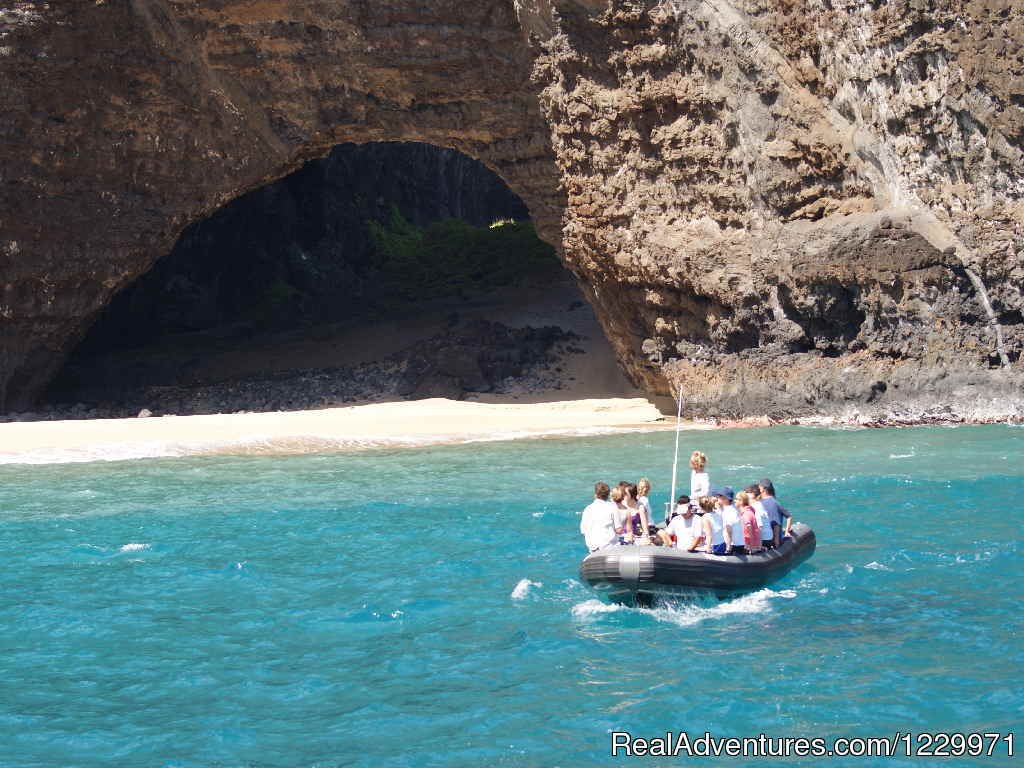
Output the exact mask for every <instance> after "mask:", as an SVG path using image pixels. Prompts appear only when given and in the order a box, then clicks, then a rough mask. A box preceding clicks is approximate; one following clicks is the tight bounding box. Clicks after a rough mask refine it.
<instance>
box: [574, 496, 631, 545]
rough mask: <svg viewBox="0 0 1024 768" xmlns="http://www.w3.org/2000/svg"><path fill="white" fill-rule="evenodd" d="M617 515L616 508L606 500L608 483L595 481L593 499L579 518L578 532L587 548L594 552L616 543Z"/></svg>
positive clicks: (617, 534)
mask: <svg viewBox="0 0 1024 768" xmlns="http://www.w3.org/2000/svg"><path fill="white" fill-rule="evenodd" d="M617 516H618V508H617V507H616V506H615V503H614V502H612V501H609V500H608V484H607V483H601V482H598V483H595V484H594V500H593V501H592V502H591V503H590V504H589V505H588V506H587V508H586V509H584V510H583V517H582V519H581V520H580V533H582V534H583V540H584V541H585V542H586V544H587V549H588V550H590V551H591V552H596V551H597V550H599V549H603V548H604V547H607V546H610V545H612V544H616V543H618V541H619V532H620V531H621V526H620V525H619V524H618V523H617V522H616V517H617ZM616 529H618V530H616Z"/></svg>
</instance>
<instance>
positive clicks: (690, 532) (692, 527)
mask: <svg viewBox="0 0 1024 768" xmlns="http://www.w3.org/2000/svg"><path fill="white" fill-rule="evenodd" d="M703 535H704V528H703V527H702V525H701V519H700V516H699V515H695V514H694V513H693V507H692V506H691V505H690V497H689V496H686V495H685V494H684V495H682V496H680V497H679V500H678V501H677V502H676V512H675V513H673V515H672V519H671V520H670V521H669V524H668V527H666V528H661V529H660V530H659V531H658V536H659V538H661V543H662V544H664V545H665V546H666V547H676V548H677V549H685V550H687V551H688V552H694V551H695V550H696V549H697V545H698V544H700V540H701V538H702V537H703Z"/></svg>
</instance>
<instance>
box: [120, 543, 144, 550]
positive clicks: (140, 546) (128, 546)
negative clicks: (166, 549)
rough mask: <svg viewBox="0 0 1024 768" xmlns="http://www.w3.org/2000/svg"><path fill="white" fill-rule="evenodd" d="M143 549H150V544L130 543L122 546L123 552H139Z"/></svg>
mask: <svg viewBox="0 0 1024 768" xmlns="http://www.w3.org/2000/svg"><path fill="white" fill-rule="evenodd" d="M143 549H149V544H139V543H138V542H134V541H132V542H129V543H127V544H122V545H121V551H122V552H139V551H141V550H143Z"/></svg>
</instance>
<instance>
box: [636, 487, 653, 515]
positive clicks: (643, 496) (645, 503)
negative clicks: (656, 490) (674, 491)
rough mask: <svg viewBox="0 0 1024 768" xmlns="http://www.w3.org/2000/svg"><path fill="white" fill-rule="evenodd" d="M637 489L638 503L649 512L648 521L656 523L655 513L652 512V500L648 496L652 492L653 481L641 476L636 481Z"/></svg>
mask: <svg viewBox="0 0 1024 768" xmlns="http://www.w3.org/2000/svg"><path fill="white" fill-rule="evenodd" d="M636 491H637V497H636V503H637V504H639V505H640V506H641V507H643V508H644V511H646V512H647V522H648V523H650V524H651V525H654V513H653V512H651V500H650V498H648V494H649V493H650V492H651V481H650V480H648V479H647V478H646V477H641V478H640V479H639V480H638V481H637V483H636Z"/></svg>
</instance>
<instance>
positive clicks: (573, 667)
mask: <svg viewBox="0 0 1024 768" xmlns="http://www.w3.org/2000/svg"><path fill="white" fill-rule="evenodd" d="M671 445H672V435H671V434H669V433H658V434H645V435H625V436H614V437H601V438H586V439H571V440H569V439H557V440H541V441H533V442H523V443H493V444H487V445H473V446H461V447H448V448H435V449H420V450H406V451H380V452H367V453H358V454H338V455H332V456H304V457H285V458H270V457H260V458H225V457H216V458H202V459H198V458H197V459H175V460H146V461H133V462H114V463H94V464H67V465H49V466H33V467H25V466H0V515H2V517H0V520H2V530H3V536H2V539H0V764H2V765H4V766H15V765H17V766H35V765H39V766H42V765H46V766H58V765H59V766H77V765H81V766H91V765H111V764H117V765H121V766H129V765H147V766H148V765H168V766H171V765H173V766H210V765H220V766H243V765H245V766H313V765H319V766H328V765H359V766H384V765H387V766H424V765H446V766H463V765H465V766H477V765H481V764H489V765H494V766H504V765H509V766H513V765H514V766H519V765H528V766H532V765H537V766H541V765H543V766H553V765H560V766H576V765H581V766H582V765H593V764H603V763H607V762H611V758H610V757H609V756H608V750H609V745H610V735H609V734H610V732H611V731H614V730H626V731H630V732H631V733H633V734H634V735H638V736H656V735H659V734H661V733H663V732H664V731H666V730H673V731H676V730H681V729H685V730H687V731H688V732H690V733H693V734H695V735H700V734H703V732H704V731H706V730H707V731H711V732H712V733H714V734H716V735H721V736H756V735H757V734H758V733H761V732H765V733H767V734H768V735H770V736H824V737H833V736H876V735H887V734H891V733H893V732H895V731H897V730H902V731H908V730H915V731H916V730H929V731H959V732H970V731H995V732H1002V733H1006V732H1008V731H1009V730H1010V729H1012V728H1014V727H1017V726H1018V725H1019V723H1020V722H1021V721H1022V719H1024V686H1022V685H1021V683H1020V682H1019V679H1018V675H1019V672H1020V670H1021V669H1022V668H1024V643H1022V641H1021V639H1020V638H1021V630H1022V623H1024V622H1022V619H1021V612H1020V586H1021V583H1022V582H1021V577H1022V575H1024V568H1022V565H1021V560H1020V556H1019V555H1020V551H1019V550H1020V538H1021V537H1020V528H1021V524H1020V512H1019V511H1018V510H1017V508H1016V505H1015V503H1014V502H1013V489H1015V488H1017V487H1019V486H1020V484H1021V482H1022V479H1024V461H1022V460H1021V459H1022V456H1024V450H1022V448H1024V429H1019V428H1014V427H999V426H993V427H970V428H967V427H962V428H914V429H903V430H843V429H823V428H777V429H773V430H741V431H730V432H714V433H706V432H705V433H699V434H687V435H685V436H684V440H683V447H684V448H685V450H686V451H687V452H688V451H689V450H692V449H693V448H700V449H702V450H704V451H706V452H707V453H708V454H709V457H710V462H711V465H710V471H711V476H712V479H713V481H715V482H719V481H722V482H729V483H731V484H734V485H740V484H743V483H744V482H748V481H750V480H753V479H756V478H758V477H760V476H763V475H765V474H767V475H770V476H771V477H772V478H773V479H774V480H775V482H776V485H777V486H778V488H779V495H780V498H781V499H782V500H783V502H784V503H785V504H787V506H789V507H790V508H791V509H793V510H795V511H796V512H797V518H798V519H801V520H803V521H805V522H807V523H810V524H811V525H812V526H813V527H814V529H815V531H816V533H817V536H818V550H817V552H816V554H815V555H814V557H813V558H812V559H811V560H810V561H808V562H807V563H806V564H804V565H803V566H801V567H800V568H799V569H797V570H796V571H794V572H793V573H791V574H789V575H788V576H787V577H786V578H785V579H784V580H782V581H781V582H779V583H777V584H775V585H773V586H772V587H771V588H770V589H765V590H762V591H760V592H757V593H754V594H751V595H747V596H744V597H740V598H736V599H733V600H729V601H724V602H709V603H702V604H675V605H669V606H662V607H658V608H655V609H653V610H642V609H629V608H621V607H617V606H609V605H605V604H603V603H600V602H598V601H597V600H596V599H594V596H593V594H592V593H591V592H590V591H589V590H588V589H587V588H586V587H584V586H583V585H582V584H581V583H580V582H579V581H578V580H577V577H576V569H577V566H578V563H579V560H580V558H581V556H582V554H583V549H582V544H581V539H580V537H579V535H578V531H577V526H578V512H579V510H580V509H581V508H582V507H583V506H584V504H586V503H587V501H588V500H589V499H588V497H589V492H590V487H591V484H592V482H593V480H594V479H598V478H601V479H605V480H607V481H610V482H614V481H617V480H619V479H622V478H633V479H635V478H637V477H639V476H640V475H642V474H644V475H648V476H649V477H650V478H651V479H652V481H653V482H654V485H655V490H654V493H653V494H652V496H653V498H654V499H655V500H656V501H657V502H659V504H660V502H661V501H664V499H665V498H666V497H667V485H668V471H670V468H671ZM1021 748H1024V747H1021V746H1020V745H1018V751H1019V749H1021ZM642 762H643V763H644V764H645V765H670V764H671V765H676V764H680V763H681V762H684V761H683V759H682V758H678V759H674V760H673V759H660V760H659V759H657V758H648V759H645V760H644V761H642ZM706 762H712V763H713V762H714V761H706ZM723 762H724V761H723ZM750 762H753V761H750ZM820 762H821V761H816V760H811V759H807V760H805V761H804V762H803V763H802V764H806V765H815V764H820ZM833 762H836V761H833ZM838 762H840V764H850V765H880V764H885V765H928V764H940V763H941V764H943V765H950V764H956V765H971V764H977V765H1009V764H1011V763H1012V761H1011V760H1010V759H1009V758H1007V756H1006V751H1005V748H1000V749H997V750H996V754H995V755H994V756H993V757H988V758H976V759H974V760H971V759H958V760H954V761H952V763H951V762H950V761H939V760H935V761H929V760H926V759H918V760H913V761H912V760H908V759H905V758H892V759H889V760H885V761H881V760H879V759H877V758H876V759H875V760H874V761H873V760H871V759H869V758H864V759H860V760H857V759H852V758H851V759H849V760H848V761H846V763H843V762H842V761H838ZM731 763H732V764H736V762H735V761H731ZM759 764H772V762H771V761H770V760H767V761H766V760H762V761H760V762H759Z"/></svg>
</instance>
